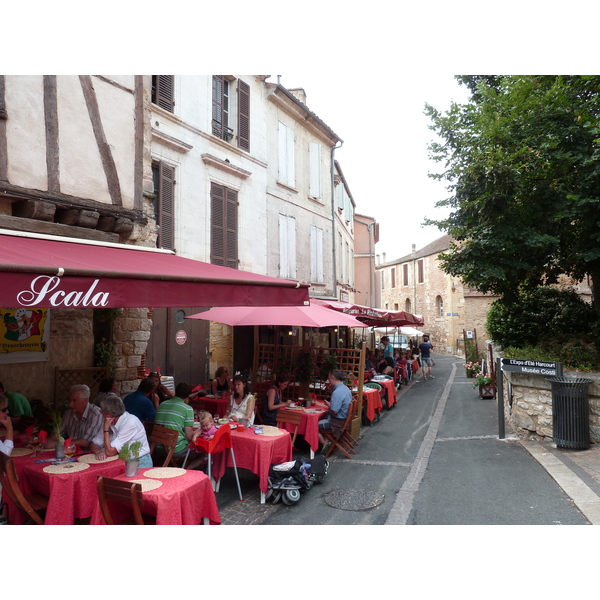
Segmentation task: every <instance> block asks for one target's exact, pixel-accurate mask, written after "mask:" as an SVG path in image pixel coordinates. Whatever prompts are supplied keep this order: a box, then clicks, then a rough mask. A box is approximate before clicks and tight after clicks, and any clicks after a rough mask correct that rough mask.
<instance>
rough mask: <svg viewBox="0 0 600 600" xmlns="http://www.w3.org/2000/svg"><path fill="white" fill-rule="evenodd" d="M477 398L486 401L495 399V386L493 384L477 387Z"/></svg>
mask: <svg viewBox="0 0 600 600" xmlns="http://www.w3.org/2000/svg"><path fill="white" fill-rule="evenodd" d="M479 397H480V398H481V399H482V400H488V399H492V398H495V397H496V386H495V385H494V384H493V383H490V384H488V385H480V386H479Z"/></svg>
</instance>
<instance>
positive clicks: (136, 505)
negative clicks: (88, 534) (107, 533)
mask: <svg viewBox="0 0 600 600" xmlns="http://www.w3.org/2000/svg"><path fill="white" fill-rule="evenodd" d="M96 488H97V490H98V500H99V501H100V509H101V510H102V516H103V517H104V520H105V521H106V524H107V525H117V523H116V522H115V519H114V517H113V515H112V513H111V512H110V508H109V505H108V503H109V501H110V502H117V503H119V504H123V505H126V506H129V507H131V510H132V511H133V517H132V518H130V519H127V520H126V521H125V522H120V523H118V525H156V519H155V518H154V517H151V516H150V515H144V514H142V506H143V504H144V498H143V496H142V486H141V485H140V484H139V483H134V482H133V481H121V480H120V479H110V478H109V477H98V480H97V482H96Z"/></svg>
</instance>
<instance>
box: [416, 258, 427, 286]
mask: <svg viewBox="0 0 600 600" xmlns="http://www.w3.org/2000/svg"><path fill="white" fill-rule="evenodd" d="M417 268H418V270H419V283H423V281H424V280H425V277H424V273H423V260H420V261H419V262H418V263H417Z"/></svg>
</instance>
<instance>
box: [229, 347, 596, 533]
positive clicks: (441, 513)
mask: <svg viewBox="0 0 600 600" xmlns="http://www.w3.org/2000/svg"><path fill="white" fill-rule="evenodd" d="M435 360H436V366H435V367H434V375H435V379H433V380H426V381H420V380H419V381H413V382H412V383H411V384H409V385H408V386H407V387H403V388H402V389H401V390H400V393H399V395H398V398H399V402H398V405H397V406H395V407H394V408H392V409H391V410H389V411H384V412H383V414H382V415H381V418H380V420H379V421H378V422H377V421H376V422H375V423H374V425H373V426H371V427H363V429H362V435H361V438H360V445H359V446H358V448H357V454H356V456H354V457H353V458H352V459H351V460H349V459H347V458H345V457H343V456H342V455H340V454H339V453H334V454H333V455H332V460H331V461H330V469H329V473H328V475H327V477H326V478H325V480H324V482H323V483H322V484H321V485H318V484H315V485H314V486H313V487H312V488H311V489H310V490H308V491H306V492H304V493H303V494H302V497H301V499H300V501H299V502H298V503H297V504H295V505H292V506H285V505H283V504H277V505H275V506H273V505H271V504H269V503H267V504H265V505H262V506H261V505H260V504H258V501H257V494H256V480H255V479H254V478H253V476H252V474H250V473H247V472H246V473H244V476H243V477H242V487H243V488H244V487H245V494H246V500H245V502H243V503H240V502H239V501H236V499H235V483H234V478H233V475H232V474H231V473H227V474H226V476H225V477H224V481H223V484H222V486H221V491H220V492H219V494H218V502H219V507H220V510H221V514H222V518H223V523H224V524H235V523H240V524H244V523H257V524H258V523H261V524H264V525H300V524H302V525H386V524H387V525H541V524H545V525H558V524H562V525H578V524H581V525H583V524H588V522H589V521H588V520H587V519H586V518H585V517H584V515H583V514H582V513H581V512H580V511H579V510H578V508H577V507H576V506H575V504H574V503H573V501H572V500H571V498H569V496H567V494H566V493H565V492H564V491H563V490H562V489H561V487H559V485H558V484H557V483H556V481H555V480H554V479H553V478H552V477H551V476H550V475H549V473H548V472H547V471H546V469H544V468H543V467H542V466H541V465H540V464H539V462H537V461H536V460H535V459H534V458H533V456H532V455H531V454H530V453H529V452H528V451H527V450H526V449H525V448H524V447H523V446H522V445H521V444H520V443H519V441H518V440H517V439H516V438H514V437H513V436H512V435H511V432H510V431H509V430H508V429H507V430H506V438H505V439H503V440H500V439H499V438H498V415H497V405H496V402H495V401H493V400H480V399H479V397H478V393H477V390H474V389H473V388H472V387H471V381H470V380H468V379H467V378H466V377H465V371H464V368H463V366H462V361H461V360H460V359H459V358H456V357H454V356H442V355H436V356H435ZM418 379H420V374H419V376H418ZM300 455H301V456H305V457H308V452H307V451H306V452H302V453H300V454H299V455H298V456H300ZM233 515H235V517H234V516H233Z"/></svg>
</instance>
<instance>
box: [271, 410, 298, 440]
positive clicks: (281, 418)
mask: <svg viewBox="0 0 600 600" xmlns="http://www.w3.org/2000/svg"><path fill="white" fill-rule="evenodd" d="M301 420H302V411H301V410H285V409H281V410H278V411H277V418H276V421H277V424H278V425H281V424H282V423H291V424H292V425H295V427H294V433H293V435H292V448H293V447H294V445H295V444H296V436H297V435H298V427H300V421H301Z"/></svg>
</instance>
